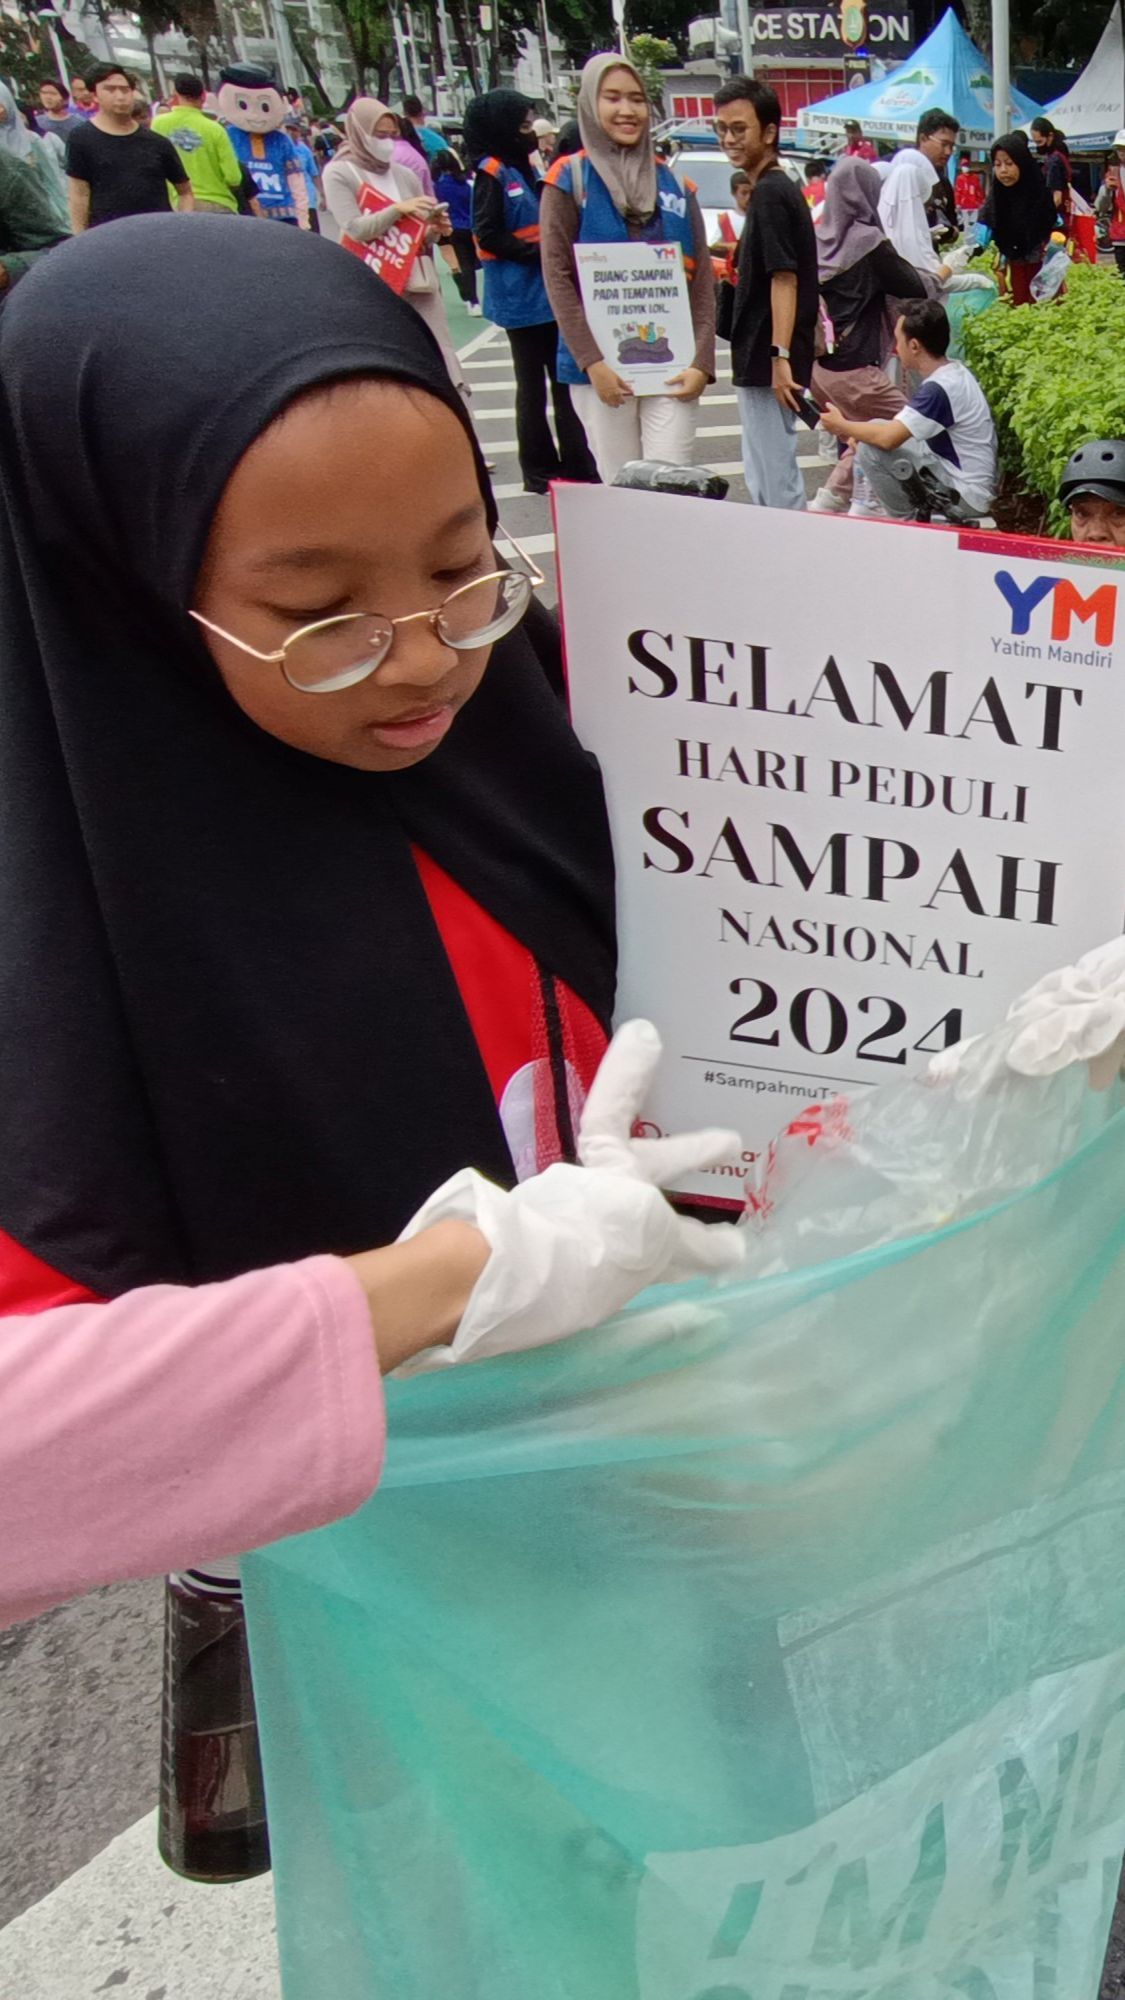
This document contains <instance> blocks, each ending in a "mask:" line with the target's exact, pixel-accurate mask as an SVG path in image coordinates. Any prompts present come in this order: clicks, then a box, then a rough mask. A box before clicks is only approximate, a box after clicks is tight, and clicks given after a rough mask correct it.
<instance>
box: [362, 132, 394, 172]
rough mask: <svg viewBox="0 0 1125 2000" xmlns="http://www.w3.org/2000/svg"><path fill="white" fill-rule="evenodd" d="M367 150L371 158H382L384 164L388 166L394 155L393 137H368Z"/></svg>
mask: <svg viewBox="0 0 1125 2000" xmlns="http://www.w3.org/2000/svg"><path fill="white" fill-rule="evenodd" d="M367 150H368V152H369V153H370V154H371V156H372V158H373V159H375V160H382V162H383V165H384V166H389V165H390V162H391V161H392V160H393V159H394V156H395V142H394V140H393V139H369V140H368V142H367Z"/></svg>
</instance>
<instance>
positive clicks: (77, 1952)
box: [0, 1814, 281, 2000]
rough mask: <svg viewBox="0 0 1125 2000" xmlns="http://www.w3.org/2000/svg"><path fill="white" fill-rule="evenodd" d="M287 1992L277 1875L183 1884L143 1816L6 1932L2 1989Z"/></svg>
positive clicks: (57, 1993)
mask: <svg viewBox="0 0 1125 2000" xmlns="http://www.w3.org/2000/svg"><path fill="white" fill-rule="evenodd" d="M118 1988H120V1989H121V1992H122V1994H123V1995H124V1994H126V1993H128V1994H135V1995H136V1996H137V2000H143V1996H144V1995H145V1994H146V1993H153V1992H156V1993H159V1994H160V1995H161V1996H162V2000H281V1981H280V1976H279V1973H278V1965H277V1939H276V1934H275V1931H274V1914H273V1883H272V1878H271V1877H270V1876H269V1875H264V1876H259V1877H258V1878H257V1880H256V1881H253V1882H239V1883H236V1884H233V1885H232V1886H231V1887H229V1888H228V1887H224V1888H217V1887H215V1886H214V1885H212V1884H211V1883H198V1882H182V1881H181V1880H180V1878H179V1876H177V1875H172V1874H170V1873H169V1872H168V1870H167V1868H165V1866H164V1863H163V1862H162V1861H161V1859H160V1856H159V1855H158V1853H157V1851H156V1817H155V1814H150V1815H149V1817H148V1818H147V1819H142V1820H138V1821H137V1823H136V1825H135V1826H131V1827H129V1829H128V1831H127V1832H125V1833H123V1834H121V1835H120V1836H119V1838H118V1839H117V1840H114V1841H112V1842H111V1843H110V1845H109V1846H108V1847H106V1848H103V1850H102V1852H101V1853H100V1854H98V1855H95V1857H94V1859H93V1861H90V1862H87V1864H86V1866H85V1868H79V1869H78V1870H77V1871H76V1873H75V1874H73V1875H71V1876H69V1877H68V1878H67V1880H66V1881H65V1882H60V1884H59V1886H58V1888H57V1889H53V1890H52V1891H51V1894H50V1895H49V1896H44V1898H43V1900H42V1902H40V1903H35V1904H33V1906H32V1908H31V1909H30V1910H25V1911H24V1913H23V1915H22V1916H20V1917H16V1918H15V1919H14V1920H13V1922H12V1923H10V1924H9V1925H8V1926H7V1928H6V1929H5V1930H3V1931H0V1993H4V1994H6V1995H11V1996H12V2000H15V1996H16V1995H17V1994H18V1996H19V2000H64V1996H66V2000H79V1996H82V2000H84V1996H85V1995H87V1994H93V1993H116V1992H117V1990H118Z"/></svg>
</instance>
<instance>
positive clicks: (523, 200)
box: [477, 159, 555, 326]
mask: <svg viewBox="0 0 1125 2000" xmlns="http://www.w3.org/2000/svg"><path fill="white" fill-rule="evenodd" d="M477 172H478V174H491V175H492V177H493V179H494V180H498V181H499V183H500V186H501V188H502V189H503V192H504V227H505V229H506V230H507V231H508V233H509V235H511V236H518V237H520V238H521V239H522V241H523V242H525V243H534V244H535V245H536V247H538V244H539V203H538V201H537V200H536V198H535V193H534V190H533V189H532V186H531V182H530V181H528V180H525V178H524V176H523V174H521V173H520V172H519V171H518V170H517V169H516V168H515V167H506V166H505V165H504V163H503V161H502V160H496V159H487V160H481V161H480V163H479V164H478V166H477ZM477 255H478V257H479V258H480V261H481V265H482V266H483V269H484V316H485V318H486V319H490V320H492V321H493V322H494V324H495V325H496V326H543V325H544V324H545V322H546V321H547V320H552V319H554V317H555V315H554V313H553V312H552V311H551V301H550V299H549V298H548V297H547V287H546V285H545V284H544V283H543V271H542V267H541V266H540V263H539V259H538V258H536V260H535V262H534V264H531V263H528V264H517V263H516V262H515V260H514V258H510V257H497V256H496V255H495V254H494V252H493V251H491V250H484V249H482V248H481V245H480V244H479V243H478V244H477Z"/></svg>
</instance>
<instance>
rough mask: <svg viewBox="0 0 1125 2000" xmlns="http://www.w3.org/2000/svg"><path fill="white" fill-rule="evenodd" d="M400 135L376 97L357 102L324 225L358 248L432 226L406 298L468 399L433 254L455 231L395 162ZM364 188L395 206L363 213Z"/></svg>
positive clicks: (337, 157)
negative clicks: (408, 228)
mask: <svg viewBox="0 0 1125 2000" xmlns="http://www.w3.org/2000/svg"><path fill="white" fill-rule="evenodd" d="M398 136H399V128H398V120H397V118H396V117H395V115H394V113H393V112H392V111H389V110H388V109H387V106H386V105H385V104H380V102H379V99H378V98H377V97H357V98H356V100H355V103H354V104H353V105H352V107H351V109H350V110H349V112H348V114H347V116H346V118H345V119H344V143H343V145H342V146H339V147H337V149H336V152H335V153H334V154H333V156H332V159H331V160H330V161H329V163H328V165H327V167H326V168H325V169H324V199H325V203H326V210H325V214H324V216H323V218H322V224H321V226H322V229H323V232H324V234H325V235H326V236H329V237H331V238H332V239H333V241H334V242H339V240H340V238H341V236H350V237H351V239H352V241H353V242H355V243H374V242H375V241H376V240H377V239H378V238H379V237H380V236H383V235H385V234H386V232H387V230H388V229H390V228H392V227H393V225H394V224H395V223H396V222H401V221H402V220H403V218H404V217H409V218H410V219H412V220H415V221H418V222H425V223H428V224H430V225H431V226H430V228H429V229H428V231H427V235H426V242H425V246H424V248H423V250H422V252H421V254H420V255H419V256H418V257H417V258H416V259H415V261H414V267H413V269H412V271H411V273H410V276H409V277H408V279H407V281H406V288H405V290H404V292H403V294H402V296H403V298H404V299H405V300H406V301H407V304H408V305H412V306H413V307H414V310H415V311H416V312H417V313H418V315H419V317H420V318H421V319H424V320H425V322H426V325H427V326H428V327H429V329H430V332H431V333H432V334H433V336H434V339H435V340H436V341H437V343H438V346H439V347H440V348H441V351H442V355H443V357H444V359H445V365H446V367H447V368H448V370H449V374H450V378H451V380H452V381H453V382H454V383H455V384H456V386H457V388H458V389H460V391H461V393H462V395H467V393H468V392H467V389H466V384H465V380H464V377H463V375H462V373H461V364H460V362H459V361H458V359H457V352H456V349H455V348H454V345H453V336H452V334H451V333H450V331H449V321H448V319H447V318H446V313H445V302H444V300H443V298H442V296H441V285H440V283H439V280H438V275H437V270H436V267H435V265H434V259H433V252H432V245H433V244H434V242H436V241H437V239H438V237H439V236H442V235H446V234H449V233H450V232H449V231H448V230H445V229H443V228H442V227H441V222H442V217H441V215H440V212H439V208H438V204H437V202H436V201H432V200H431V199H430V197H429V196H428V195H427V194H425V193H423V190H422V183H421V181H420V180H419V179H418V177H417V175H416V174H414V173H412V172H411V170H410V168H409V167H404V166H402V165H401V164H400V162H399V161H398V160H396V158H395V142H396V141H397V139H398ZM365 186H369V187H372V188H374V190H375V192H376V193H377V194H381V195H382V196H383V198H384V200H386V201H388V202H389V203H390V206H389V207H388V208H381V209H378V210H376V211H373V212H369V211H368V210H366V209H364V208H362V207H361V206H360V196H361V194H362V192H363V189H364V187H365ZM372 275H373V276H374V273H373V274H372ZM376 282H377V283H382V280H381V279H377V280H376Z"/></svg>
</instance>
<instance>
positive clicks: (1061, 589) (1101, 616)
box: [995, 569, 1117, 646]
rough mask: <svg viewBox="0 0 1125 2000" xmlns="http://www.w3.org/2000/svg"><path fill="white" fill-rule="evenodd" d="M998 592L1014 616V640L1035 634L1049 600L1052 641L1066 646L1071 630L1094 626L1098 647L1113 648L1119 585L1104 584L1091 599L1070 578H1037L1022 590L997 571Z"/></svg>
mask: <svg viewBox="0 0 1125 2000" xmlns="http://www.w3.org/2000/svg"><path fill="white" fill-rule="evenodd" d="M995 580H996V588H997V590H998V591H999V592H1000V595H1001V597H1002V598H1003V599H1004V602H1005V604H1006V605H1007V606H1008V609H1009V611H1010V612H1011V614H1012V636H1013V638H1016V639H1022V638H1024V637H1025V635H1026V634H1027V633H1028V632H1030V630H1031V619H1032V614H1033V612H1035V611H1037V610H1038V608H1039V606H1040V605H1041V604H1043V603H1044V602H1045V600H1046V599H1047V598H1050V600H1051V638H1052V639H1053V640H1059V641H1063V642H1065V641H1066V640H1067V639H1069V637H1070V629H1071V626H1072V625H1073V624H1074V623H1075V622H1076V621H1077V622H1078V623H1079V624H1082V625H1086V624H1089V622H1090V620H1091V619H1092V620H1093V623H1094V644H1095V645H1096V646H1112V644H1113V634H1114V629H1115V626H1116V623H1117V585H1116V584H1115V583H1100V584H1098V585H1097V587H1096V588H1095V589H1094V590H1092V591H1091V592H1090V594H1089V596H1088V597H1083V595H1082V593H1081V591H1080V590H1078V589H1077V587H1076V586H1075V585H1074V584H1073V583H1072V582H1071V580H1070V578H1069V577H1067V576H1036V577H1033V578H1032V579H1031V582H1030V583H1028V584H1025V585H1023V586H1021V585H1020V584H1018V583H1017V582H1016V580H1015V577H1014V576H1012V575H1011V574H1010V572H1009V571H1008V570H1006V569H1000V570H997V571H996V579H995Z"/></svg>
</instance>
